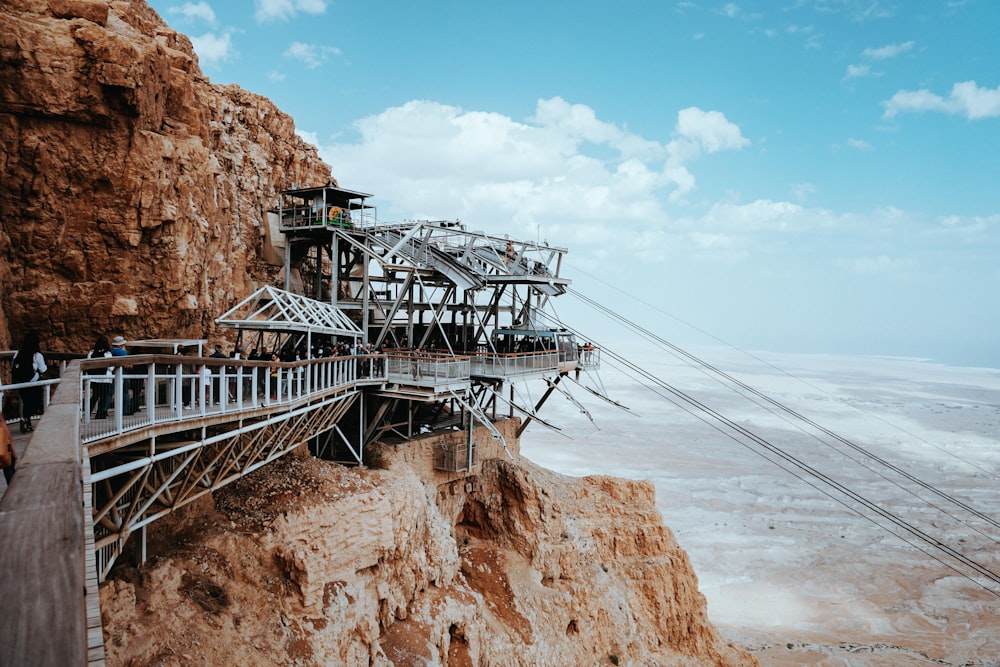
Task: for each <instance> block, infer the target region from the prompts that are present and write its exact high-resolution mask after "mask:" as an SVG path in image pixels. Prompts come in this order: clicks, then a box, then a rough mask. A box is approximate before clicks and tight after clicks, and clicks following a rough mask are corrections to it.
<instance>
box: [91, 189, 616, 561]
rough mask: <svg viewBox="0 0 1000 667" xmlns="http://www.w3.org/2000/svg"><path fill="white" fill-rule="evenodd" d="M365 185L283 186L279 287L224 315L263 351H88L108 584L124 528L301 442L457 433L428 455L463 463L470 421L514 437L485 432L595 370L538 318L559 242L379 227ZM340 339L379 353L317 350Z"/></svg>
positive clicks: (336, 452) (451, 227)
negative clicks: (539, 392) (529, 386)
mask: <svg viewBox="0 0 1000 667" xmlns="http://www.w3.org/2000/svg"><path fill="white" fill-rule="evenodd" d="M370 197H371V195H367V194H365V193H360V192H355V191H351V190H344V189H342V188H337V187H332V186H326V187H319V188H306V189H297V190H290V191H286V192H284V193H282V196H281V201H280V203H279V206H278V209H277V211H276V212H275V213H276V214H277V215H278V217H279V221H280V224H279V228H280V231H281V232H282V233H284V234H285V237H286V238H285V273H284V275H285V285H284V289H279V288H278V287H276V286H270V285H269V286H264V287H262V288H261V289H259V290H258V291H257V292H255V293H254V294H252V295H250V296H249V297H247V298H246V299H244V300H243V301H241V302H240V303H238V304H237V305H235V306H234V307H233V308H232V309H230V310H229V311H228V312H226V313H224V314H223V315H222V316H220V317H219V318H218V319H217V320H216V322H217V323H218V324H219V325H220V326H224V327H230V328H233V329H236V330H237V331H238V336H239V339H240V340H242V338H243V336H245V335H247V334H249V335H251V336H256V337H257V339H256V343H255V346H257V347H259V348H261V349H263V350H266V351H267V352H268V357H267V358H268V359H269V360H268V361H263V360H260V359H245V358H241V359H236V358H234V359H214V358H203V357H188V356H177V355H141V356H129V357H117V358H113V359H100V360H86V361H83V362H81V371H82V372H81V374H80V376H79V377H80V396H81V405H82V412H81V415H82V419H81V425H80V436H81V440H82V442H83V443H84V444H85V445H86V447H87V452H88V454H89V460H90V466H91V470H92V476H91V485H92V487H91V488H92V491H93V494H92V495H93V524H94V537H95V548H96V551H97V554H98V558H97V562H98V570H99V571H98V575H99V576H100V577H101V578H103V577H104V576H105V575H106V574H107V572H108V570H109V568H110V567H111V566H112V565H113V563H114V562H115V560H116V559H117V558H118V557H119V556H120V555H121V553H122V550H123V548H124V547H125V544H126V542H127V541H128V539H129V537H130V535H132V534H133V533H136V532H138V533H139V534H140V535H142V536H143V539H142V540H141V541H140V544H139V545H137V546H138V548H139V550H140V553H141V552H142V551H144V544H145V540H144V531H145V527H146V526H147V525H149V524H150V523H151V522H153V521H155V520H156V519H157V518H159V517H161V516H163V515H164V514H166V513H168V512H170V511H173V510H174V509H177V508H178V507H181V506H183V505H184V504H186V503H189V502H191V501H192V500H194V499H196V498H198V497H200V496H202V495H204V494H206V493H211V492H212V491H214V490H216V489H218V488H220V487H221V486H223V485H225V484H227V483H229V482H230V481H232V480H233V479H236V478H238V477H239V476H241V475H245V474H247V473H249V472H250V471H252V470H254V469H256V468H258V467H260V466H262V465H265V464H266V463H268V462H269V461H272V460H274V459H275V458H277V457H280V456H282V455H284V454H285V453H287V452H289V451H291V450H292V449H294V448H296V447H300V446H308V447H309V449H310V451H311V452H312V453H313V454H314V455H317V456H321V457H324V458H329V459H332V460H338V461H343V462H345V463H350V464H363V463H364V460H365V458H364V452H365V448H366V447H367V446H368V445H369V444H370V443H372V442H373V441H375V440H381V441H387V442H394V441H395V442H402V441H405V440H407V439H409V438H411V437H413V436H414V435H416V434H417V433H423V432H428V431H432V430H441V429H447V430H466V429H467V430H468V433H469V439H468V443H467V445H466V446H452V447H451V449H450V450H448V451H441V452H438V453H437V456H436V457H435V461H436V465H437V466H438V467H439V468H440V469H442V470H447V471H451V472H461V471H471V470H473V469H474V467H475V466H476V465H477V463H478V461H477V460H476V452H475V449H474V447H473V445H472V442H473V438H472V429H473V428H474V426H475V425H481V426H483V427H485V428H486V429H487V430H488V431H489V432H490V433H491V434H492V436H493V437H494V438H495V439H496V440H498V441H499V442H500V443H501V444H502V445H503V447H504V448H505V449H506V442H504V441H503V437H502V435H501V433H500V431H499V430H498V429H497V428H496V427H495V426H494V421H495V420H496V419H497V416H498V415H497V412H498V410H499V409H501V408H503V409H506V410H507V411H508V413H509V415H511V416H513V415H514V414H515V413H517V414H519V415H521V416H523V417H525V421H524V424H527V423H528V422H530V421H536V422H537V423H540V424H542V425H543V426H547V427H549V428H555V427H554V426H553V425H551V424H548V423H547V422H545V421H544V420H542V419H540V418H539V410H540V409H541V407H542V405H543V404H544V402H545V400H546V399H547V398H548V396H549V395H550V394H551V393H553V392H554V391H560V392H562V391H564V390H563V389H562V388H561V387H560V386H559V384H560V381H561V380H562V379H563V378H564V377H566V376H568V375H572V374H578V373H579V372H580V369H581V368H584V369H585V370H586V369H590V368H594V367H595V366H596V364H593V363H585V362H584V360H583V359H581V358H580V356H579V354H578V348H577V346H576V343H575V341H574V339H573V335H572V333H570V332H568V331H566V330H552V329H543V328H540V327H539V326H538V325H537V324H536V322H538V321H542V320H540V318H539V315H544V314H545V308H546V306H547V304H548V303H549V300H550V299H552V298H554V297H556V296H559V295H560V294H563V293H564V292H566V290H567V286H568V285H569V281H568V280H567V279H565V278H563V277H561V276H560V275H559V270H560V265H561V262H562V257H563V255H564V254H565V253H566V250H565V249H562V248H556V247H551V246H548V245H539V244H537V243H531V242H523V241H516V240H512V239H507V238H503V237H498V236H491V235H488V234H484V233H481V232H472V231H469V230H467V229H466V227H465V226H464V225H463V224H461V223H459V222H448V221H426V220H425V221H416V222H408V223H403V224H381V223H379V222H378V221H377V218H376V216H375V214H374V211H375V209H374V208H373V207H372V206H371V205H370V204H369V203H368V199H369V198H370ZM293 287H298V288H299V291H300V292H302V293H296V292H294V291H293V289H292V288H293ZM265 342H266V345H265V344H264V343H265ZM337 343H346V344H349V345H350V346H351V347H352V348H353V347H354V346H355V345H358V344H360V345H366V344H369V343H370V344H371V347H365V348H364V350H365V354H360V350H357V351H358V352H359V354H352V355H350V356H326V355H328V354H329V350H330V349H331V348H334V347H335V346H336V344H337ZM271 355H273V356H271ZM594 358H595V357H593V356H588V357H586V361H588V362H591V361H592V360H593V359H594ZM108 368H111V369H112V370H111V371H110V373H109V371H108ZM109 378H110V380H109ZM530 380H541V381H543V382H544V383H545V386H546V390H545V392H544V394H543V397H542V399H541V400H540V401H537V402H535V403H534V404H531V403H527V402H525V401H523V400H521V399H519V397H518V395H517V392H516V391H515V383H520V382H527V381H530ZM101 383H105V384H104V385H102V384H101ZM109 383H110V385H111V387H110V389H109V388H108V384H109ZM95 392H96V393H95ZM95 395H99V396H104V395H110V396H112V397H113V403H112V404H111V405H110V406H108V407H109V409H108V410H107V411H106V412H107V415H108V416H107V417H106V418H103V419H94V418H92V417H91V413H90V410H88V409H87V408H88V407H89V406H90V405H91V399H92V397H93V396H95ZM130 406H131V407H130ZM522 428H523V427H522Z"/></svg>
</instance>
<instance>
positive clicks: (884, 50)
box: [861, 40, 914, 60]
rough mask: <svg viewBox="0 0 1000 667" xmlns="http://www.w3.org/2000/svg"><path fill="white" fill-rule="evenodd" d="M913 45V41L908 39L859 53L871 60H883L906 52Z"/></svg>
mask: <svg viewBox="0 0 1000 667" xmlns="http://www.w3.org/2000/svg"><path fill="white" fill-rule="evenodd" d="M913 46H914V42H913V41H912V40H910V41H908V42H901V43H900V44H887V45H885V46H880V47H879V48H877V49H865V50H864V51H862V52H861V55H863V56H864V57H865V58H871V59H872V60H885V59H886V58H895V57H896V56H898V55H899V54H901V53H906V52H907V51H909V50H911V49H912V48H913Z"/></svg>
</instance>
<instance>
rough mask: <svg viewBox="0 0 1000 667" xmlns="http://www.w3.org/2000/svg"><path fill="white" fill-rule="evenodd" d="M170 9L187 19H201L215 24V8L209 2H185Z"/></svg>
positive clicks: (172, 12)
mask: <svg viewBox="0 0 1000 667" xmlns="http://www.w3.org/2000/svg"><path fill="white" fill-rule="evenodd" d="M168 11H169V12H170V13H171V14H177V15H180V16H181V17H183V19H184V20H185V21H193V20H196V19H201V20H202V21H205V22H206V23H208V24H210V25H215V10H214V9H212V7H211V6H210V5H209V4H208V3H207V2H185V3H184V4H183V5H181V6H180V7H171V8H170V9H169V10H168Z"/></svg>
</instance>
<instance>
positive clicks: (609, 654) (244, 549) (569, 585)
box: [101, 423, 756, 667]
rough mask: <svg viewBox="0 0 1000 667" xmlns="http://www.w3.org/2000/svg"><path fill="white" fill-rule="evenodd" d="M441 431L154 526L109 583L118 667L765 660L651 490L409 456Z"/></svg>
mask: <svg viewBox="0 0 1000 667" xmlns="http://www.w3.org/2000/svg"><path fill="white" fill-rule="evenodd" d="M502 427H503V425H502ZM504 430H505V431H506V432H507V434H508V436H510V438H511V440H513V433H512V431H511V428H510V423H507V426H506V428H505V429H504ZM439 438H440V436H439V435H433V436H428V437H426V438H422V439H419V440H414V441H411V442H408V443H404V444H401V445H399V447H398V449H397V450H396V451H389V452H386V453H385V455H384V456H382V461H383V462H384V464H385V465H388V468H387V469H382V470H358V469H346V468H342V467H340V466H337V465H335V464H331V463H327V462H323V461H318V460H315V459H311V458H288V459H286V460H284V461H281V462H278V463H276V464H273V465H272V466H269V467H268V468H265V469H262V470H260V471H258V472H257V473H255V474H254V475H253V476H251V477H248V478H245V479H244V480H242V481H240V482H238V483H235V484H233V485H231V486H230V487H228V488H227V489H226V490H224V491H222V492H220V493H218V494H217V497H216V506H215V507H214V508H213V507H211V506H210V505H203V506H202V507H200V508H199V509H198V510H197V511H192V512H186V513H184V514H183V515H181V517H179V520H176V521H175V522H174V526H173V528H172V529H171V530H170V531H167V530H166V528H162V529H161V528H154V532H157V531H159V532H160V535H159V537H158V538H157V540H158V541H157V542H155V543H154V544H153V546H152V551H154V552H157V551H158V550H161V549H162V550H163V551H162V552H160V555H159V556H158V557H157V558H156V560H155V562H154V563H152V564H150V565H149V566H146V567H143V568H140V569H139V570H127V569H125V570H121V571H119V572H118V573H117V574H116V575H115V577H116V578H114V579H113V580H112V581H110V582H109V583H107V584H105V586H104V587H103V589H102V600H101V606H102V609H103V610H104V623H105V625H104V632H105V645H106V647H107V651H108V656H109V657H108V663H109V665H126V664H164V665H172V664H187V662H188V660H189V659H193V658H195V657H197V659H198V660H199V661H201V662H203V663H205V664H307V665H311V664H329V665H369V664H371V665H383V666H388V665H400V666H402V665H408V666H409V665H452V666H456V665H458V666H470V667H471V666H481V667H485V666H491V667H493V666H496V667H500V666H504V667H521V666H522V665H567V666H570V665H573V666H575V665H611V664H622V665H648V666H653V665H656V666H677V667H681V666H684V667H692V666H694V667H697V666H699V665H703V666H708V665H717V666H722V665H734V666H735V665H746V666H749V665H756V660H755V659H754V658H752V657H750V656H749V655H747V654H745V653H743V652H741V651H739V650H738V649H735V648H733V647H731V646H729V645H727V644H726V643H725V642H724V641H722V640H721V639H720V637H719V635H718V634H717V633H716V631H715V630H714V629H713V628H712V626H711V625H710V624H709V623H708V621H707V619H706V607H705V600H704V598H703V597H702V595H701V594H700V593H699V592H698V588H697V579H696V577H695V574H694V572H693V571H692V569H691V565H690V563H689V561H688V558H687V555H686V554H685V553H684V551H683V550H681V548H680V547H679V546H678V544H677V542H676V540H675V539H674V537H673V535H672V534H671V532H670V530H669V529H667V528H666V527H665V526H664V525H663V522H662V518H661V516H660V514H659V513H658V512H657V510H656V509H655V505H654V498H653V487H652V484H650V483H647V482H634V481H627V480H621V479H613V478H610V477H587V478H583V479H573V478H567V477H563V476H560V475H557V474H555V473H553V472H550V471H547V470H544V469H542V468H539V467H537V466H535V465H533V464H531V463H530V462H528V461H526V460H524V459H520V458H519V457H516V461H511V460H508V459H505V458H501V457H496V458H491V459H488V460H486V461H484V462H483V464H482V466H481V468H479V469H477V470H476V471H475V472H474V473H473V474H471V475H468V476H464V475H452V476H450V477H442V476H441V474H440V473H437V472H435V471H433V470H430V469H427V468H426V467H422V466H421V465H420V463H419V461H420V457H419V456H417V457H414V456H412V455H413V454H414V453H417V454H419V453H420V452H422V451H427V450H428V449H429V448H430V447H432V446H433V445H434V443H435V441H436V440H437V439H439ZM442 480H443V481H442Z"/></svg>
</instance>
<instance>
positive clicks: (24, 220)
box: [0, 0, 330, 352]
mask: <svg viewBox="0 0 1000 667" xmlns="http://www.w3.org/2000/svg"><path fill="white" fill-rule="evenodd" d="M0 144H2V146H3V151H2V154H0V167H2V174H3V178H2V180H0V256H2V257H3V260H4V261H3V262H0V284H2V285H3V290H2V291H0V349H8V348H9V346H10V345H11V343H12V339H13V343H14V344H15V345H16V344H18V343H19V342H20V341H19V333H20V332H21V331H23V330H25V329H29V328H30V329H35V330H37V331H38V332H39V333H40V334H41V338H42V344H43V347H44V348H45V349H49V350H54V351H77V352H81V351H82V352H85V351H87V350H88V349H90V346H91V344H92V343H93V339H94V336H95V335H96V334H97V333H104V334H108V335H109V336H110V335H114V334H119V333H121V334H123V335H125V336H126V337H127V338H144V337H167V336H193V337H202V336H206V335H210V334H211V333H212V332H213V319H214V318H215V317H217V316H218V315H220V314H221V313H223V312H224V311H225V310H227V309H228V308H229V307H231V306H232V305H234V304H235V302H236V301H237V300H238V299H240V298H243V297H244V296H246V295H247V294H249V293H251V292H252V291H253V290H254V289H255V288H256V287H258V286H259V285H261V284H263V283H264V282H266V281H268V280H270V279H272V278H274V269H273V268H271V267H268V266H267V265H266V264H265V263H264V262H263V261H262V260H261V255H262V243H263V235H264V226H263V220H264V216H265V211H266V210H267V209H268V208H270V207H273V206H275V205H276V203H277V193H278V192H279V191H280V190H282V189H286V188H290V187H292V186H293V184H298V185H304V184H322V183H326V182H327V181H328V180H329V179H330V168H329V166H327V165H326V164H324V163H323V162H322V161H320V159H319V157H318V156H317V153H316V150H315V148H314V147H312V146H310V145H308V144H306V143H304V142H303V141H301V140H300V139H299V138H298V136H296V135H295V132H294V124H293V122H292V119H291V118H290V117H289V116H288V115H286V114H284V113H282V112H281V111H279V110H278V109H277V108H276V107H275V106H274V105H273V104H272V103H271V102H270V101H268V100H267V99H265V98H263V97H260V96H259V95H254V94H252V93H249V92H247V91H245V90H242V89H240V88H239V87H238V86H235V85H230V86H219V85H213V84H212V83H211V82H209V81H208V79H206V78H205V77H204V76H203V75H202V73H201V70H200V69H199V67H198V61H197V58H196V56H195V55H194V52H193V50H192V48H191V43H190V41H189V40H188V39H187V37H185V36H184V35H181V34H178V33H177V32H175V31H173V30H171V29H170V28H168V27H167V26H166V25H165V24H164V22H163V21H162V20H161V19H160V17H159V16H158V15H157V14H156V13H155V12H154V11H153V10H151V9H150V8H149V7H148V6H147V5H146V4H145V3H144V2H141V1H137V2H125V1H112V2H108V1H107V0H4V2H3V3H0Z"/></svg>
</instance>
